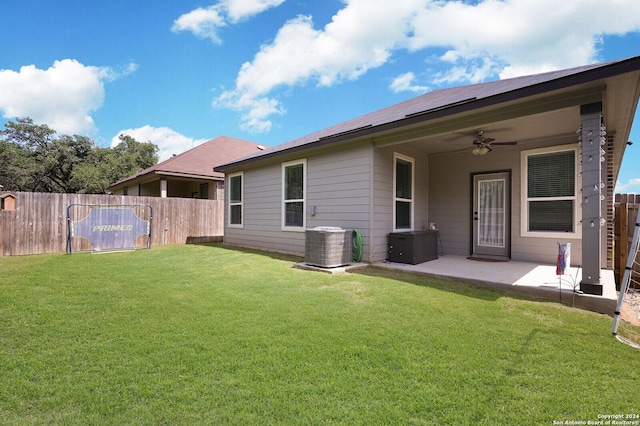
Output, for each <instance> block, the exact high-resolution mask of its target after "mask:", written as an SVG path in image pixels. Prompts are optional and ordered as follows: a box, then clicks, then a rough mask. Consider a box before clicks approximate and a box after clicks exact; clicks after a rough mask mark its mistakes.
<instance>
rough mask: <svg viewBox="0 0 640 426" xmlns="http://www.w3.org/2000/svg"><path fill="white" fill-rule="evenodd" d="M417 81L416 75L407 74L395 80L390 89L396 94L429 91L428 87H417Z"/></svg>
mask: <svg viewBox="0 0 640 426" xmlns="http://www.w3.org/2000/svg"><path fill="white" fill-rule="evenodd" d="M415 79H416V76H415V74H414V73H412V72H406V73H404V74H400V75H399V76H397V77H396V78H394V79H393V81H392V82H391V85H390V86H389V87H390V88H391V90H392V91H393V92H394V93H399V92H406V91H409V92H419V93H425V92H428V91H429V87H428V86H420V85H416V84H415V83H414V82H415Z"/></svg>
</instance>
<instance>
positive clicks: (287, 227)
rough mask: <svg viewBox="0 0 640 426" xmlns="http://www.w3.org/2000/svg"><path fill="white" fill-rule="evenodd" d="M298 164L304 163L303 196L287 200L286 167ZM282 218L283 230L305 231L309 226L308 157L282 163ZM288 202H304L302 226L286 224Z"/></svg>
mask: <svg viewBox="0 0 640 426" xmlns="http://www.w3.org/2000/svg"><path fill="white" fill-rule="evenodd" d="M298 164H302V198H301V199H297V200H285V195H286V184H287V182H286V174H285V169H286V168H287V167H289V166H295V165H298ZM281 199H282V212H281V213H282V220H281V227H282V228H281V229H282V230H283V231H294V232H304V230H305V229H306V226H307V159H306V158H303V159H301V160H293V161H287V162H286V163H282V195H281ZM287 202H290V203H299V202H302V226H286V225H285V223H286V222H285V221H286V215H287V209H286V206H287Z"/></svg>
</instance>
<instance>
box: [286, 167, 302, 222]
mask: <svg viewBox="0 0 640 426" xmlns="http://www.w3.org/2000/svg"><path fill="white" fill-rule="evenodd" d="M306 165H307V163H306V161H305V160H303V161H295V162H289V163H284V164H283V165H282V178H283V183H282V187H283V203H282V217H283V218H282V227H283V229H304V226H305V214H304V212H305V195H306V194H305V192H306V170H305V169H306Z"/></svg>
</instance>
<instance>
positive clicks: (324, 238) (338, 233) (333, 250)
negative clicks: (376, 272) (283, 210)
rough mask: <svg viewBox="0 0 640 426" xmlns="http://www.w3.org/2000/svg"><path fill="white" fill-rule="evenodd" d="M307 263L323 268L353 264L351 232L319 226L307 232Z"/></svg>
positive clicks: (305, 257) (305, 252)
mask: <svg viewBox="0 0 640 426" xmlns="http://www.w3.org/2000/svg"><path fill="white" fill-rule="evenodd" d="M304 261H305V263H307V264H309V265H313V266H319V267H321V268H335V267H338V266H344V265H348V264H349V263H351V231H348V230H345V229H342V228H338V227H332V226H317V227H315V228H313V229H307V230H306V231H305V249H304Z"/></svg>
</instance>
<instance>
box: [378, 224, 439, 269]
mask: <svg viewBox="0 0 640 426" xmlns="http://www.w3.org/2000/svg"><path fill="white" fill-rule="evenodd" d="M437 258H438V231H432V230H428V231H412V232H393V233H391V234H389V256H388V258H387V260H388V261H389V262H398V263H410V264H412V265H415V264H418V263H422V262H428V261H429V260H434V259H437Z"/></svg>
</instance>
